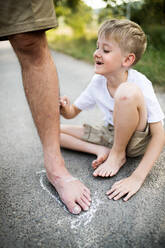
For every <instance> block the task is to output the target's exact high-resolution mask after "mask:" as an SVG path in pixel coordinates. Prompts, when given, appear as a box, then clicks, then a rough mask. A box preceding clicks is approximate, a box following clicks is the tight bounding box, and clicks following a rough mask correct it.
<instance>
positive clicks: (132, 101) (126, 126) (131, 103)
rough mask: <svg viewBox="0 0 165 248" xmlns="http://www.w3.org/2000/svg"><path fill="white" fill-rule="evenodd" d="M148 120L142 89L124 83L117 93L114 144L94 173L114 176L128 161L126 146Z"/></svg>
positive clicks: (143, 127)
mask: <svg viewBox="0 0 165 248" xmlns="http://www.w3.org/2000/svg"><path fill="white" fill-rule="evenodd" d="M146 122H147V110H146V106H145V102H144V97H143V95H142V92H141V90H140V89H139V88H138V87H137V86H136V85H133V84H130V83H122V84H121V85H120V86H119V88H118V89H117V91H116V93H115V107H114V126H115V133H114V144H113V147H112V149H111V153H110V155H109V157H108V159H107V160H106V161H105V163H103V164H102V165H100V166H99V168H97V169H96V170H95V171H94V173H93V175H94V176H102V177H109V176H114V175H115V174H116V173H117V172H118V171H119V169H120V168H121V167H122V166H123V165H124V163H125V162H126V147H127V144H128V142H129V140H130V138H131V136H132V135H133V133H134V132H135V130H139V131H143V130H144V129H145V127H146Z"/></svg>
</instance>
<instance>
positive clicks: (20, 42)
mask: <svg viewBox="0 0 165 248" xmlns="http://www.w3.org/2000/svg"><path fill="white" fill-rule="evenodd" d="M9 41H10V43H11V45H12V46H13V48H14V50H15V52H16V54H17V55H18V57H19V58H20V59H21V58H22V57H23V58H24V56H26V58H31V59H32V60H33V62H35V60H36V59H38V58H40V57H41V54H42V51H43V49H44V48H45V47H46V44H47V43H46V38H45V33H44V31H36V32H28V33H22V34H16V35H12V36H10V37H9Z"/></svg>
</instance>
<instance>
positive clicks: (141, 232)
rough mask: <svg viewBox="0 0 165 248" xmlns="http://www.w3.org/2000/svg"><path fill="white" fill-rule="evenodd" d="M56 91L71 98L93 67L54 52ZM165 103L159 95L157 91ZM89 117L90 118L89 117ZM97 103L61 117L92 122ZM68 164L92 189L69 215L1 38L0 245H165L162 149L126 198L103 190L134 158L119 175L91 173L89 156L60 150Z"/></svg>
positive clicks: (113, 247) (124, 173) (17, 71)
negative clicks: (88, 199) (87, 204)
mask: <svg viewBox="0 0 165 248" xmlns="http://www.w3.org/2000/svg"><path fill="white" fill-rule="evenodd" d="M52 55H53V57H54V59H55V61H56V65H57V69H58V73H59V79H60V88H61V89H60V91H61V94H62V95H64V94H66V95H68V96H69V97H70V98H71V100H72V101H73V100H74V99H75V98H76V97H77V96H78V95H79V93H80V92H81V91H82V89H84V88H85V86H86V85H87V84H88V82H89V80H90V78H91V77H92V75H93V67H92V66H91V65H88V64H86V63H84V62H81V61H78V60H75V59H73V58H71V57H68V56H65V55H62V54H59V53H55V52H52ZM158 98H159V100H160V103H161V105H162V107H163V108H164V110H165V95H164V94H162V93H159V94H158ZM94 117H95V118H94ZM101 118H102V115H101V113H100V112H99V111H98V109H97V108H96V109H94V110H91V111H84V112H83V113H81V114H80V116H79V117H77V118H76V119H74V120H70V121H66V120H64V119H61V122H62V123H66V122H69V123H75V124H80V123H83V122H84V121H86V119H88V120H89V122H90V123H94V119H97V120H98V122H99V121H100V120H101ZM62 153H63V156H64V158H65V161H66V166H67V167H68V168H69V170H70V171H71V173H72V174H73V175H74V176H75V177H78V178H79V179H80V180H82V181H83V182H84V183H85V184H86V185H87V186H88V187H89V188H90V190H91V194H92V199H93V201H92V206H91V208H90V210H89V211H88V212H86V213H82V214H80V215H79V216H74V215H71V214H70V213H68V212H67V210H66V208H65V207H64V205H63V204H62V203H61V202H60V200H59V198H58V195H57V193H56V191H55V190H54V189H53V188H52V186H51V185H50V184H49V182H48V181H47V179H46V175H45V171H44V166H43V156H42V148H41V144H40V141H39V138H38V135H37V132H36V129H35V127H34V124H33V121H32V118H31V114H30V111H29V108H28V105H27V102H26V99H25V96H24V91H23V88H22V83H21V74H20V68H19V64H18V61H17V59H16V57H15V55H14V53H13V51H12V49H11V47H10V45H9V43H8V42H1V43H0V247H2V248H11V247H12V248H24V247H25V248H27V247H30V248H31V247H32V248H33V247H34V248H38V247H40V248H49V247H50V248H129V247H132V248H152V247H153V248H163V247H165V150H163V152H162V154H161V156H160V158H159V160H158V162H157V163H156V165H155V167H154V168H153V169H152V171H151V173H150V174H149V176H148V177H147V179H146V181H145V183H144V184H143V186H142V188H141V190H140V191H139V192H138V193H137V194H136V195H135V196H134V197H133V198H131V199H130V200H129V201H128V202H127V203H124V202H123V201H122V200H119V201H116V202H115V201H113V200H111V201H110V200H108V199H107V197H106V195H105V192H106V191H107V190H108V189H109V188H110V186H111V185H112V184H113V183H114V182H115V181H117V180H119V179H121V178H123V177H126V176H128V175H129V174H130V173H131V172H132V171H133V170H134V169H135V167H136V166H137V165H138V163H139V159H129V160H128V161H127V163H126V165H125V166H124V167H123V168H122V169H121V170H120V172H119V173H118V175H117V176H115V177H113V178H111V179H101V178H98V179H96V178H94V177H93V176H92V172H93V170H92V168H91V166H90V164H91V161H92V160H93V159H94V156H92V155H87V154H83V153H78V152H72V151H67V150H63V151H62Z"/></svg>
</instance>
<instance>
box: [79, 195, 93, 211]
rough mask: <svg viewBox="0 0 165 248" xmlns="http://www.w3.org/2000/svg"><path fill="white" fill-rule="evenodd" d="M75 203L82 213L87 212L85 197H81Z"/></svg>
mask: <svg viewBox="0 0 165 248" xmlns="http://www.w3.org/2000/svg"><path fill="white" fill-rule="evenodd" d="M77 203H78V204H79V205H80V206H81V208H82V209H83V210H84V211H88V210H89V206H90V203H89V202H88V201H87V199H86V198H85V197H82V198H80V199H78V200H77Z"/></svg>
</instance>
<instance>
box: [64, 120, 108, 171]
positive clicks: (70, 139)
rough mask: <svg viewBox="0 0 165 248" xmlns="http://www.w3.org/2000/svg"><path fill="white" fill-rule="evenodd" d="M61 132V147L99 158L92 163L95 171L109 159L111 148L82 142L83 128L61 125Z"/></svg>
mask: <svg viewBox="0 0 165 248" xmlns="http://www.w3.org/2000/svg"><path fill="white" fill-rule="evenodd" d="M60 131H61V134H60V145H61V147H64V148H68V149H71V150H75V151H81V152H86V153H91V154H94V155H96V156H97V159H96V160H94V161H93V162H92V167H93V168H94V169H96V168H97V167H98V166H99V165H100V164H102V163H103V162H104V161H105V160H106V159H107V157H108V155H109V152H110V149H109V148H107V147H105V146H100V145H97V144H93V143H89V142H86V141H84V140H82V137H83V135H84V127H83V126H73V125H61V130H60Z"/></svg>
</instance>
